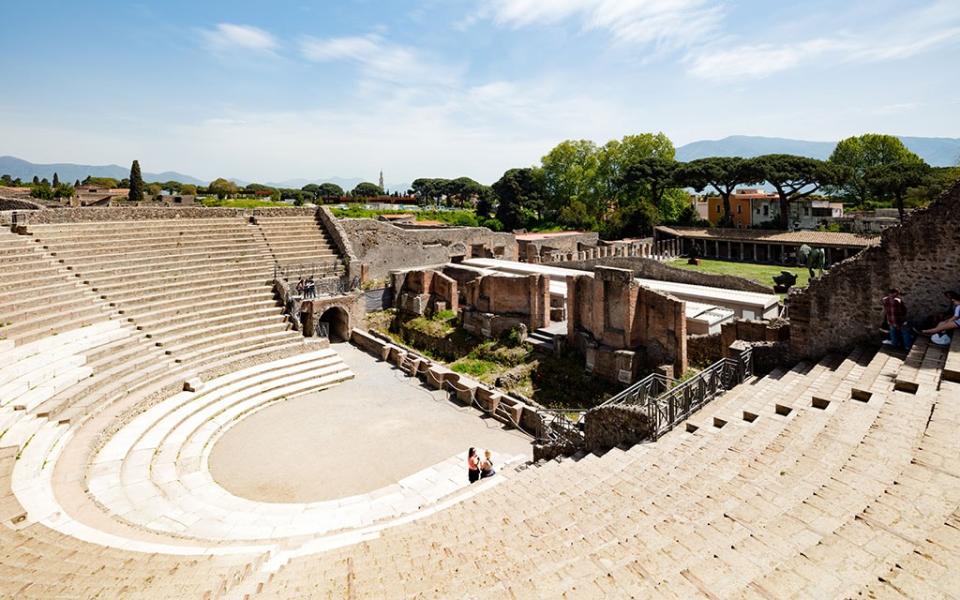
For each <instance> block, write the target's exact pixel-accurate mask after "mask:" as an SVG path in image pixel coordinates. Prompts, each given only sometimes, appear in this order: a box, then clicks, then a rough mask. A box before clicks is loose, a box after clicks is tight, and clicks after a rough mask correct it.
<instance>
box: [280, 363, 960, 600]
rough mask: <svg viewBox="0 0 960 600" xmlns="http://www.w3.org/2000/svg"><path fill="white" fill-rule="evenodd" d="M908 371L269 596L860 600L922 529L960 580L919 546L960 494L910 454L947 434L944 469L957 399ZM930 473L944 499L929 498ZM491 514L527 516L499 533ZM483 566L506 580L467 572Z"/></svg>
mask: <svg viewBox="0 0 960 600" xmlns="http://www.w3.org/2000/svg"><path fill="white" fill-rule="evenodd" d="M900 368H901V359H900V358H899V357H896V356H893V355H888V354H886V353H878V354H875V355H874V354H872V353H870V352H867V351H866V350H864V349H858V350H856V351H855V352H854V353H852V354H851V355H849V356H848V357H846V358H844V359H842V360H841V359H839V358H838V357H828V358H827V359H825V360H824V361H822V362H821V363H819V364H817V365H813V366H812V367H810V366H806V365H798V367H797V368H796V369H794V370H792V371H789V372H787V373H775V374H774V375H773V376H772V377H770V378H765V379H761V380H759V381H757V382H755V383H754V384H753V385H752V386H749V388H748V387H747V386H744V387H742V388H737V389H735V390H733V391H732V392H731V393H728V394H726V395H724V396H722V397H721V398H719V399H718V400H717V401H716V402H714V403H713V404H711V405H708V407H707V408H706V409H705V410H710V411H711V414H698V415H696V416H695V418H694V419H698V418H699V423H700V424H699V426H697V427H696V428H695V429H693V431H690V432H688V431H686V429H685V428H679V429H677V430H674V431H673V432H671V433H669V434H668V435H667V436H665V437H664V438H661V440H660V441H658V442H657V443H653V444H646V445H641V446H637V447H634V448H633V449H631V450H630V451H628V452H626V453H623V452H620V451H613V453H612V454H608V455H606V456H604V457H603V458H591V457H587V458H585V459H583V460H581V461H579V462H570V461H564V462H561V463H559V464H557V463H550V464H548V465H547V466H543V467H539V468H535V469H530V470H528V471H524V472H521V473H520V474H518V475H517V476H516V477H514V478H513V479H512V480H511V481H510V482H509V485H505V486H500V487H498V488H497V489H496V490H492V491H490V492H489V493H487V494H486V495H485V496H484V497H482V498H478V499H476V500H473V501H469V502H466V503H464V504H463V505H462V506H458V507H454V508H451V509H450V510H448V511H445V512H444V513H440V514H437V515H433V516H431V517H429V518H428V519H425V520H423V521H420V522H418V523H415V524H412V525H411V526H409V527H408V528H397V529H395V530H390V531H386V532H384V534H383V535H382V536H381V538H379V539H377V540H372V541H368V542H365V543H363V544H361V545H359V546H352V547H348V548H343V549H340V550H336V551H334V552H331V553H328V554H325V555H321V556H317V557H304V558H298V559H295V560H294V561H291V562H290V563H289V564H288V565H287V566H286V567H284V568H283V569H281V570H280V571H279V572H278V573H277V574H276V575H274V576H273V578H272V580H271V581H270V582H268V583H267V584H266V585H265V586H264V588H263V591H264V593H265V594H266V595H268V596H270V597H274V596H275V597H297V596H298V595H309V594H312V593H318V592H320V593H328V594H333V595H336V594H338V593H344V592H346V591H347V586H349V590H350V593H352V594H354V595H356V596H359V597H376V596H378V595H383V596H384V597H400V596H412V595H418V594H420V595H425V596H430V597H444V596H449V595H457V594H458V593H460V595H462V596H463V595H465V597H491V598H493V597H505V596H512V597H558V596H561V595H564V594H566V595H568V596H571V595H575V596H578V597H583V596H586V597H593V596H596V597H602V596H624V595H627V594H632V595H634V596H643V597H647V596H657V597H674V596H677V597H689V596H700V595H714V596H718V597H726V596H731V595H736V594H739V593H749V592H751V591H752V592H753V593H759V594H761V595H764V596H768V597H781V596H787V595H791V594H794V593H801V592H802V593H805V594H807V595H808V596H809V595H812V596H814V597H839V596H852V595H855V594H856V593H857V592H858V591H860V590H862V589H864V588H865V587H866V586H878V584H877V576H878V575H880V574H886V573H888V572H889V571H890V570H891V569H892V570H894V571H896V572H898V573H901V571H900V569H899V568H897V566H896V565H900V566H901V567H902V564H903V563H902V561H903V559H904V558H906V557H912V556H917V555H916V554H914V553H913V546H912V544H911V543H908V542H907V543H905V541H904V539H903V537H898V536H906V534H907V533H908V531H910V534H909V536H906V539H912V540H916V543H917V544H918V545H925V546H926V547H928V549H929V550H931V551H932V554H927V556H930V557H932V558H931V559H929V560H933V561H934V564H939V565H944V564H952V565H954V566H956V565H957V562H956V561H957V551H958V550H960V546H956V545H955V546H954V549H953V551H948V550H947V549H945V548H943V547H933V548H929V547H930V544H929V543H925V542H923V540H924V537H923V534H921V533H920V532H921V531H930V530H931V529H930V528H931V527H932V528H934V530H939V528H940V527H944V523H945V522H946V520H948V519H949V518H951V516H952V513H953V511H954V510H955V509H956V506H957V502H960V495H958V494H960V487H958V485H957V483H958V481H957V480H956V479H955V476H946V475H939V474H938V473H937V471H936V470H935V469H934V470H931V469H930V468H928V467H925V466H921V465H918V464H917V463H916V461H914V460H912V458H913V457H915V456H919V455H920V454H921V453H926V452H927V448H928V447H930V446H931V445H933V443H934V439H933V438H936V445H937V446H938V447H937V450H936V451H935V452H932V453H931V459H929V460H934V459H935V460H936V463H934V464H935V465H936V468H937V469H939V468H941V466H940V465H942V464H943V460H944V458H946V457H947V456H949V454H947V453H946V452H945V451H951V450H953V449H955V448H956V447H957V441H956V436H955V435H952V436H951V435H949V432H950V431H951V429H950V428H949V427H945V428H944V430H943V432H935V431H932V430H931V427H933V426H934V425H936V424H937V423H938V422H939V420H940V419H943V423H944V424H945V425H946V424H952V425H955V424H956V414H957V410H958V406H957V403H956V402H955V400H954V397H955V394H956V392H957V388H956V387H954V388H953V389H950V390H947V389H946V388H945V386H947V385H952V384H948V383H944V384H943V386H944V387H942V388H941V390H940V391H939V392H938V391H937V390H936V389H925V390H921V393H920V394H918V395H913V394H908V393H904V392H901V391H898V390H895V389H894V379H895V378H896V376H897V373H898V372H899V371H900ZM854 390H858V391H859V392H860V393H857V394H856V396H857V397H854V395H855V392H854ZM865 394H869V396H868V397H867V396H866V395H865ZM951 400H954V401H951ZM931 410H932V414H933V415H934V417H933V419H932V420H931V426H929V427H928V426H927V425H926V419H927V417H928V416H929V415H930V414H931ZM952 431H953V432H954V433H955V429H952ZM942 444H946V445H947V447H946V448H942V447H939V446H940V445H942ZM893 448H896V451H895V452H891V451H892V449H893ZM891 454H892V456H891ZM928 464H929V463H928ZM931 466H933V465H931ZM950 469H951V471H952V472H954V473H956V472H957V469H956V467H950ZM931 476H933V477H934V478H935V479H936V480H937V486H936V487H935V489H930V488H929V487H927V488H924V486H922V485H920V484H921V483H922V482H926V481H929V480H930V477H931ZM908 478H910V479H908ZM911 479H912V481H916V483H915V484H914V483H913V482H912V481H911ZM908 482H909V483H908ZM901 486H906V488H902V487H901ZM897 489H901V490H902V491H903V492H905V491H909V493H910V494H912V495H914V496H913V497H922V498H924V507H925V509H924V510H917V509H915V508H912V507H910V505H909V504H907V503H904V502H903V501H902V500H897V501H895V502H894V498H903V497H904V496H902V491H895V490H897ZM891 494H893V495H891ZM488 506H511V507H513V508H514V509H515V510H512V511H511V512H510V513H508V514H505V515H500V516H498V518H496V519H491V518H490V517H489V516H488V514H487V512H486V511H485V510H484V507H488ZM928 510H929V512H927V511H928ZM908 523H909V525H908ZM906 527H910V528H911V529H910V530H907V529H905V528H906ZM914 528H915V532H914V531H913V529H914ZM898 530H902V531H898ZM944 530H946V527H944ZM397 557H403V558H402V559H400V560H398V559H397ZM868 559H869V560H868ZM943 561H945V562H943ZM472 564H477V565H484V566H483V572H484V573H488V574H491V577H489V578H479V579H478V578H477V577H476V576H475V573H474V572H473V571H472V570H471V569H469V568H467V569H463V568H462V567H463V565H472ZM922 573H924V571H918V572H916V573H914V574H912V576H915V577H916V576H919V575H921V574H922ZM938 573H939V574H940V575H941V582H943V583H942V584H941V585H943V587H938V584H937V582H936V581H935V582H926V585H927V586H928V587H925V588H914V589H924V590H927V591H930V590H936V591H937V592H938V594H940V595H942V594H945V593H949V590H950V589H952V588H950V587H946V585H944V584H946V583H947V582H949V580H950V579H949V576H948V575H946V573H947V571H946V570H944V568H943V567H940V568H939V569H938ZM907 578H908V577H907V576H905V575H902V574H901V579H904V580H905V579H907ZM879 587H883V585H880V586H879ZM464 590H466V593H465V594H463V593H462V592H463V591H464ZM886 591H887V592H889V591H890V588H886Z"/></svg>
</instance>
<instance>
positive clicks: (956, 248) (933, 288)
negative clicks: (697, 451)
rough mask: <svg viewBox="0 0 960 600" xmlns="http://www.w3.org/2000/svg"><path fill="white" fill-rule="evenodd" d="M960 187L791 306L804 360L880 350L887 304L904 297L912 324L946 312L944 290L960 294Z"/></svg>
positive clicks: (791, 300) (793, 297)
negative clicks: (894, 294) (874, 346)
mask: <svg viewBox="0 0 960 600" xmlns="http://www.w3.org/2000/svg"><path fill="white" fill-rule="evenodd" d="M958 207H960V181H957V182H956V183H955V184H954V185H953V187H952V188H951V189H950V190H949V191H947V192H946V193H944V194H943V195H942V196H941V197H940V198H938V199H937V200H936V201H934V202H933V203H932V204H931V205H930V206H929V207H928V208H927V209H925V210H917V211H914V212H913V213H912V214H911V215H910V216H909V217H907V219H906V221H905V222H904V224H903V225H902V226H900V227H892V228H890V229H887V230H886V231H884V232H883V234H882V237H881V241H880V244H879V245H877V246H873V247H871V248H867V249H866V250H864V251H863V252H861V253H860V254H858V255H857V256H855V257H853V258H850V259H847V260H845V261H843V262H841V263H839V264H838V265H834V266H833V268H831V269H830V272H829V273H827V274H826V275H824V276H823V277H821V278H819V279H816V280H814V281H811V282H810V285H809V286H808V287H807V288H806V289H803V290H796V291H794V292H791V294H790V295H789V297H788V298H787V314H788V315H789V317H790V329H791V332H790V340H791V347H792V349H793V353H794V356H795V357H796V358H798V359H799V358H805V357H818V356H822V355H824V354H825V353H827V352H830V351H844V350H847V349H849V348H851V347H853V346H855V345H857V344H861V343H871V342H873V343H876V342H877V340H878V338H879V334H878V333H877V327H878V326H879V324H880V322H881V319H882V318H883V311H882V308H881V299H882V298H883V296H885V295H886V293H887V290H889V289H890V288H891V287H897V288H899V289H900V291H901V293H902V295H903V299H904V301H905V303H906V305H907V309H908V318H911V319H922V318H923V317H925V316H927V315H930V314H934V313H939V312H941V311H942V310H943V305H944V300H943V290H948V289H954V290H957V289H960V210H958Z"/></svg>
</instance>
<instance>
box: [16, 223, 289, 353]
mask: <svg viewBox="0 0 960 600" xmlns="http://www.w3.org/2000/svg"><path fill="white" fill-rule="evenodd" d="M29 231H30V234H31V235H32V236H34V237H35V238H36V239H37V240H38V241H39V242H40V243H41V244H42V246H43V247H44V248H45V249H47V250H48V251H49V252H50V253H51V255H53V256H55V257H56V258H57V259H58V260H59V261H61V262H62V263H63V264H64V265H65V266H66V267H67V268H69V269H70V270H71V271H72V272H73V273H75V274H76V275H77V276H78V278H79V279H80V280H81V281H83V282H84V283H86V284H87V285H89V286H90V288H91V289H92V290H93V291H94V292H95V293H97V294H99V295H100V298H101V299H102V300H103V301H104V302H108V303H109V304H110V305H111V306H112V307H114V308H116V309H117V312H119V313H120V314H122V315H123V317H124V318H125V319H127V321H129V322H130V323H132V324H134V325H135V326H136V327H137V329H139V330H140V331H142V332H143V334H144V335H145V336H146V337H147V338H149V340H150V343H151V344H153V345H155V346H156V347H158V348H160V349H161V350H162V351H163V353H164V354H166V355H168V356H170V357H171V358H172V359H173V360H174V361H175V362H177V363H182V364H184V365H186V366H195V365H197V364H198V363H204V364H209V363H210V362H211V360H212V359H224V358H228V357H231V356H234V355H238V354H241V353H249V352H254V351H273V350H278V349H281V348H283V347H288V348H289V347H290V346H293V345H296V344H299V343H300V338H299V336H298V335H297V334H295V333H293V332H290V331H288V330H287V329H288V327H287V324H286V322H285V321H284V318H283V315H282V314H281V312H280V311H279V310H277V305H276V302H275V300H274V298H273V294H272V291H271V287H270V281H271V279H272V275H273V273H272V269H273V260H272V258H271V257H270V253H269V251H268V250H267V248H266V246H265V244H263V242H262V240H261V239H259V238H260V233H259V229H258V228H257V227H256V226H254V225H250V224H249V223H247V222H246V221H244V220H243V219H241V218H239V217H237V218H225V219H193V220H186V219H183V220H156V221H120V222H113V223H70V224H54V225H33V226H31V227H30V229H29Z"/></svg>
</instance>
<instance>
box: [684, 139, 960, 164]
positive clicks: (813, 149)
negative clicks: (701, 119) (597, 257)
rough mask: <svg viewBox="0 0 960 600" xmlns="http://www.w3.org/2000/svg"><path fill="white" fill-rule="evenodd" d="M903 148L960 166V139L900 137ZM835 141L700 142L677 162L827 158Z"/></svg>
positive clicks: (930, 161) (933, 161)
mask: <svg viewBox="0 0 960 600" xmlns="http://www.w3.org/2000/svg"><path fill="white" fill-rule="evenodd" d="M900 139H901V140H902V141H903V143H904V145H905V146H906V147H907V148H909V149H910V150H911V151H913V152H914V153H916V154H917V155H918V156H920V158H922V159H923V160H925V161H927V163H928V164H930V165H932V166H934V167H950V166H954V165H956V164H958V163H960V138H929V137H907V136H900ZM836 145H837V143H836V142H810V141H806V140H791V139H787V138H773V137H759V136H749V135H732V136H730V137H725V138H723V139H722V140H701V141H697V142H690V143H689V144H684V145H683V146H680V147H679V148H677V160H681V161H688V160H694V159H697V158H704V157H707V156H743V157H744V158H749V157H751V156H760V155H761V154H797V155H800V156H809V157H810V158H819V159H821V160H822V159H826V158H828V157H829V156H830V154H831V153H832V152H833V149H834V148H835V147H836Z"/></svg>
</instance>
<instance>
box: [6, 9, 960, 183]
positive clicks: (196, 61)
mask: <svg viewBox="0 0 960 600" xmlns="http://www.w3.org/2000/svg"><path fill="white" fill-rule="evenodd" d="M3 22H4V27H3V29H4V32H3V35H2V36H0V66H2V73H3V77H4V79H5V81H6V85H4V86H3V93H2V94H0V154H11V155H14V156H19V157H21V158H25V159H27V160H31V161H33V162H79V163H87V164H100V163H120V164H126V163H128V162H129V161H130V160H131V159H132V158H139V159H140V161H141V164H142V165H143V168H144V169H145V170H147V171H162V170H178V171H182V172H185V173H189V174H192V175H196V176H198V177H201V178H207V179H209V178H213V177H217V176H226V177H237V178H241V179H245V180H259V181H270V180H272V181H277V180H283V179H288V178H294V177H306V178H318V177H324V176H335V175H336V176H343V177H364V178H367V179H374V178H375V177H376V174H377V171H379V170H380V169H381V168H382V169H383V170H384V172H385V174H386V179H387V181H388V182H391V181H392V182H402V181H410V180H411V179H412V178H414V177H418V176H435V177H453V176H459V175H467V176H471V177H474V178H476V179H478V180H480V181H483V182H486V183H490V182H492V181H493V180H495V179H496V178H497V177H498V176H499V175H500V174H501V173H502V172H503V171H504V170H505V169H507V168H509V167H513V166H525V165H530V164H534V163H536V162H537V161H538V160H539V158H540V157H541V156H542V155H543V154H544V153H545V152H546V151H547V150H549V149H550V148H551V147H552V146H553V145H554V144H556V143H557V142H559V141H561V140H563V139H567V138H578V139H579V138H588V139H593V140H595V141H598V142H601V143H602V142H605V141H606V140H608V139H611V138H615V137H616V138H619V137H621V136H623V135H625V134H629V133H637V132H644V131H663V132H665V133H666V134H667V135H669V136H670V137H671V139H673V141H674V143H676V144H677V145H680V144H683V143H686V142H690V141H693V140H697V139H710V138H719V137H723V136H726V135H731V134H749V135H767V136H781V137H796V138H802V139H813V140H832V139H838V138H840V137H844V136H847V135H852V134H858V133H863V132H867V131H876V132H882V133H894V134H899V135H920V136H944V137H958V136H960V118H958V115H960V85H958V84H960V67H958V65H960V2H958V1H957V0H947V1H939V2H931V1H925V0H917V1H899V2H893V1H890V0H869V1H858V0H844V1H841V2H836V1H827V0H804V1H794V2H770V1H767V0H754V1H749V0H741V1H734V0H729V1H724V2H720V1H718V2H711V1H708V0H488V1H486V2H470V1H465V0H421V1H410V2H400V1H390V2H373V1H363V0H354V1H349V0H339V1H337V2H333V1H330V2H309V1H306V0H302V1H299V2H296V1H285V0H273V1H271V2H251V1H241V0H233V1H230V2H227V1H202V2H200V1H196V0H194V1H181V0H171V1H164V2H149V3H144V2H140V3H137V2H128V1H120V0H115V1H106V0H100V1H96V0H92V1H85V2H53V1H48V0H8V1H6V2H4V10H3Z"/></svg>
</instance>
